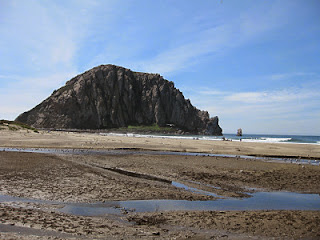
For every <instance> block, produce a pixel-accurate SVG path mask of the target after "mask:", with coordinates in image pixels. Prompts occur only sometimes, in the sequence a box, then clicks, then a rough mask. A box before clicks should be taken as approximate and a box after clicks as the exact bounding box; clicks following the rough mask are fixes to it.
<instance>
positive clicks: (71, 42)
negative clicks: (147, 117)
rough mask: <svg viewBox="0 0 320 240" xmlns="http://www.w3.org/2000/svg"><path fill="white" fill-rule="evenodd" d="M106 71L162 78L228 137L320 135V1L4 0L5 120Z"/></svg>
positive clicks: (1, 113)
mask: <svg viewBox="0 0 320 240" xmlns="http://www.w3.org/2000/svg"><path fill="white" fill-rule="evenodd" d="M101 64H115V65H119V66H123V67H126V68H130V69H131V70H133V71H139V72H149V73H159V74H160V75H162V76H163V77H164V78H165V79H168V80H170V81H173V82H174V83H175V86H176V87H177V88H179V89H180V90H181V91H182V92H183V94H184V96H185V98H188V99H190V100H191V103H192V104H193V105H194V106H195V107H197V108H199V109H201V110H206V111H208V112H209V114H210V116H211V117H214V116H218V117H219V124H220V126H221V127H222V129H223V132H224V133H236V131H237V129H238V128H242V129H243V133H244V134H246V133H250V134H253V133H257V134H297V135H320V1H319V0H260V1H256V0H241V1H239V0H202V1H195V0H174V1H173V0H153V1H150V0H101V1H98V0H68V1H65V0H51V1H50V0H28V1H25V0H0V119H8V120H14V119H15V118H16V117H17V116H18V115H19V114H20V113H22V112H25V111H27V110H30V109H31V108H33V107H34V106H36V105H37V104H39V103H40V102H42V101H43V100H44V99H46V98H47V97H48V96H50V95H51V93H52V92H53V91H54V90H55V89H58V88H60V87H62V86H63V85H64V84H65V82H66V81H68V80H69V79H71V78H72V77H74V76H76V75H77V74H81V73H83V72H84V71H86V70H89V69H91V68H93V67H95V66H98V65H101Z"/></svg>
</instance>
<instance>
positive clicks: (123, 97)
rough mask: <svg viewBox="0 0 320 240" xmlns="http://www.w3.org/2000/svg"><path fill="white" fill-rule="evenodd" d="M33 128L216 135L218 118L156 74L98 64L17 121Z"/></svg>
mask: <svg viewBox="0 0 320 240" xmlns="http://www.w3.org/2000/svg"><path fill="white" fill-rule="evenodd" d="M16 120H17V121H19V122H22V123H27V124H29V125H32V126H34V127H37V128H61V129H106V128H117V127H126V126H128V125H151V124H155V123H156V124H158V125H159V126H166V125H167V124H173V125H175V127H177V128H179V129H182V130H183V131H188V132H192V133H200V134H208V135H221V134H222V129H221V128H220V127H219V125H218V117H214V118H209V114H208V112H206V111H200V110H198V109H197V108H195V107H193V106H192V105H191V103H190V100H188V99H187V100H186V99H185V98H184V96H183V94H182V93H181V92H180V91H179V90H178V89H176V88H175V87H174V83H173V82H170V81H167V80H165V79H163V77H162V76H160V75H159V74H150V73H141V72H133V71H131V70H130V69H126V68H123V67H119V66H115V65H101V66H98V67H95V68H93V69H91V70H89V71H87V72H85V73H83V74H80V75H78V76H76V77H74V78H73V79H71V80H70V81H68V82H67V83H66V85H65V86H63V87H62V88H60V89H58V90H56V91H54V92H53V93H52V95H51V96H50V97H48V98H47V99H46V100H44V101H43V102H42V103H40V104H39V105H37V106H36V107H34V108H33V109H31V110H30V111H28V112H24V113H22V114H21V115H19V116H18V117H17V119H16Z"/></svg>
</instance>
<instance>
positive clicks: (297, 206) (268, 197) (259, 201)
mask: <svg viewBox="0 0 320 240" xmlns="http://www.w3.org/2000/svg"><path fill="white" fill-rule="evenodd" d="M0 202H31V203H42V204H59V205H61V208H58V209H56V210H57V211H59V212H63V213H69V214H73V215H81V216H103V215H106V214H116V215H120V214H123V213H125V212H161V211H229V210H238V211H247V210H320V195H319V194H302V193H293V192H257V193H253V194H251V197H249V198H242V199H238V198H227V199H218V200H214V201H187V200H128V201H107V202H103V203H65V202H56V201H43V200H34V199H25V198H18V197H10V196H6V195H0Z"/></svg>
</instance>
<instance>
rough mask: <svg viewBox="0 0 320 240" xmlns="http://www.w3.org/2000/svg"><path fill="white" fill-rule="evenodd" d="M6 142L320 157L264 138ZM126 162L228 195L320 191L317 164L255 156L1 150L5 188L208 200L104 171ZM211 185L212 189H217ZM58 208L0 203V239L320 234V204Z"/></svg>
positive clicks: (313, 149) (50, 196)
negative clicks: (110, 210) (95, 213)
mask: <svg viewBox="0 0 320 240" xmlns="http://www.w3.org/2000/svg"><path fill="white" fill-rule="evenodd" d="M0 147H25V148H26V147H34V148H38V147H45V148H93V149H114V148H136V149H147V150H164V151H166V150H170V151H191V152H207V153H224V154H236V155H237V154H238V155H240V154H241V155H249V154H250V155H265V156H270V155H281V156H301V157H314V158H319V157H320V146H319V145H304V144H263V143H244V142H223V141H202V140H201V141H200V140H178V139H161V138H160V139H159V138H157V139H156V138H133V137H117V136H100V135H98V134H86V133H85V134H80V133H65V132H40V133H34V132H27V131H7V130H1V131H0ZM100 167H108V168H121V169H124V170H127V171H130V172H138V173H142V174H145V175H148V176H149V175H150V176H156V177H159V178H161V179H165V180H171V181H179V182H182V183H189V184H190V181H194V182H200V183H201V185H197V184H195V185H194V186H195V187H197V188H201V189H203V190H208V189H206V186H205V184H210V185H214V186H218V187H220V188H221V189H217V190H216V193H217V194H219V195H222V196H233V197H239V196H245V192H247V189H246V188H247V187H252V188H260V189H264V190H265V191H271V190H285V191H294V192H303V193H317V194H319V193H320V187H319V184H318V183H319V182H320V167H319V166H311V165H303V166H302V165H297V164H288V163H270V162H263V161H259V160H249V159H237V158H221V157H200V156H168V155H162V156H159V155H156V156H150V155H118V156H117V155H103V156H99V155H92V156H88V155H59V156H57V155H49V154H37V153H17V152H0V194H8V195H12V196H19V197H27V198H34V199H46V200H57V201H61V202H63V201H69V202H96V201H108V200H128V199H186V200H206V199H213V197H209V196H205V195H199V194H195V193H192V192H189V191H184V190H181V189H178V188H175V187H173V186H172V185H170V184H168V183H165V182H161V181H153V180H146V179H141V178H137V177H130V176H125V175H123V174H119V173H115V172H111V171H108V170H104V169H102V168H100ZM211 190H212V189H211ZM58 207H59V206H52V205H50V204H28V203H21V202H15V203H13V202H3V203H1V204H0V239H79V238H84V239H90V238H92V239H110V238H114V239H134V238H139V239H140V238H142V239H150V238H151V239H153V238H159V239H185V238H192V239H248V238H249V239H269V238H271V237H275V238H277V239H300V238H304V239H319V238H320V235H319V233H320V211H225V212H219V211H204V212H200V211H190V212H185V211H180V212H162V213H135V212H134V213H130V212H129V213H128V212H125V214H124V215H122V216H121V217H115V216H113V215H107V216H105V217H84V216H74V215H69V214H62V213H59V212H58V211H57V208H58Z"/></svg>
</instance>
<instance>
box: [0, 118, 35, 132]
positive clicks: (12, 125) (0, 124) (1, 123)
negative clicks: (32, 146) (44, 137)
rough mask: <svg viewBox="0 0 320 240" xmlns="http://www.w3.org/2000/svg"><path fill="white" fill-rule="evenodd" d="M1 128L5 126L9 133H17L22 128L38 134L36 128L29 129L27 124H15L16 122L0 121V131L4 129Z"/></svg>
mask: <svg viewBox="0 0 320 240" xmlns="http://www.w3.org/2000/svg"><path fill="white" fill-rule="evenodd" d="M3 126H7V127H8V129H9V130H10V131H17V130H19V128H22V129H28V130H32V131H34V132H36V133H38V132H39V131H38V130H37V129H36V128H33V127H30V126H29V125H27V124H24V123H21V122H16V121H9V120H0V129H5V128H3Z"/></svg>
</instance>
